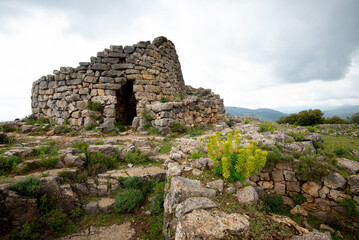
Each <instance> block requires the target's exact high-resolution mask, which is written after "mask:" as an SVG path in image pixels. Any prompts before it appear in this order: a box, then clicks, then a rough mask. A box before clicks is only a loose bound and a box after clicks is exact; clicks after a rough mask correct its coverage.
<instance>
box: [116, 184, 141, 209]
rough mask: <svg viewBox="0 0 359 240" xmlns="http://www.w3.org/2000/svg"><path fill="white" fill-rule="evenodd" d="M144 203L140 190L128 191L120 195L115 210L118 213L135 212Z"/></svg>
mask: <svg viewBox="0 0 359 240" xmlns="http://www.w3.org/2000/svg"><path fill="white" fill-rule="evenodd" d="M143 201H144V197H143V193H142V191H141V190H138V189H126V190H125V191H123V192H120V193H118V195H117V197H116V202H115V204H114V206H113V209H114V211H115V212H116V213H124V212H133V210H134V209H135V207H136V206H137V205H139V204H141V203H142V202H143Z"/></svg>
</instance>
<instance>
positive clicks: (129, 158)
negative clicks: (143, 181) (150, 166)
mask: <svg viewBox="0 0 359 240" xmlns="http://www.w3.org/2000/svg"><path fill="white" fill-rule="evenodd" d="M149 161H150V159H148V157H147V156H146V154H145V153H141V152H140V150H138V149H136V151H135V152H130V151H128V152H126V153H125V162H126V163H132V164H138V163H145V162H149Z"/></svg>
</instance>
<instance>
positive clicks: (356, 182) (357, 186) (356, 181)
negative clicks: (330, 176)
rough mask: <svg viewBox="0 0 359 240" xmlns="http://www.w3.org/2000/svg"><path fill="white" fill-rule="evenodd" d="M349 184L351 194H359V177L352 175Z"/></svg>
mask: <svg viewBox="0 0 359 240" xmlns="http://www.w3.org/2000/svg"><path fill="white" fill-rule="evenodd" d="M348 183H349V186H350V192H352V193H359V176H358V175H352V176H350V177H349V178H348Z"/></svg>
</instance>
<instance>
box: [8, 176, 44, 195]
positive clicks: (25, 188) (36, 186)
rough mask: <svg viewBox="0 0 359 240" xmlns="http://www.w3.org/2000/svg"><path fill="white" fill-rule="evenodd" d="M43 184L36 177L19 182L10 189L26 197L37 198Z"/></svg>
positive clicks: (29, 177)
mask: <svg viewBox="0 0 359 240" xmlns="http://www.w3.org/2000/svg"><path fill="white" fill-rule="evenodd" d="M41 186H42V184H41V181H40V180H39V179H38V178H36V177H34V176H28V177H26V178H25V179H22V180H19V181H17V182H15V183H13V184H11V185H10V189H11V190H13V191H15V192H17V193H18V194H20V195H24V196H35V195H36V194H37V193H38V192H39V190H40V188H41Z"/></svg>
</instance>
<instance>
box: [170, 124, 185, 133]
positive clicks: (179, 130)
mask: <svg viewBox="0 0 359 240" xmlns="http://www.w3.org/2000/svg"><path fill="white" fill-rule="evenodd" d="M171 131H172V132H174V133H184V132H186V131H187V128H186V126H183V125H182V124H180V123H174V124H173V126H172V128H171Z"/></svg>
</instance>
